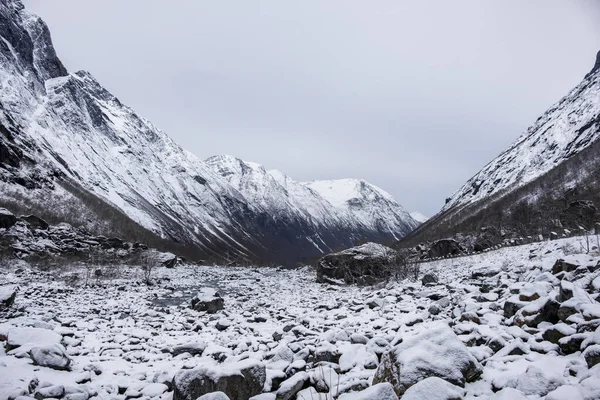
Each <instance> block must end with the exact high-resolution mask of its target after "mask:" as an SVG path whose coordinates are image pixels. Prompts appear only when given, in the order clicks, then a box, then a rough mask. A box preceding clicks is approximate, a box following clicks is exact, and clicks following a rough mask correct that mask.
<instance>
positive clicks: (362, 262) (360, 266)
mask: <svg viewBox="0 0 600 400" xmlns="http://www.w3.org/2000/svg"><path fill="white" fill-rule="evenodd" d="M396 257H397V252H396V251H395V250H392V249H390V248H389V247H386V246H383V245H380V244H376V243H365V244H363V245H361V246H358V247H352V248H350V249H347V250H344V251H340V252H339V253H333V254H329V255H327V256H325V257H323V258H321V259H320V260H319V264H318V266H317V282H320V283H331V282H334V281H340V280H343V281H344V282H345V283H348V284H352V283H359V284H372V283H376V282H378V281H381V280H384V279H386V278H388V277H389V276H391V274H392V270H393V265H394V260H395V259H396Z"/></svg>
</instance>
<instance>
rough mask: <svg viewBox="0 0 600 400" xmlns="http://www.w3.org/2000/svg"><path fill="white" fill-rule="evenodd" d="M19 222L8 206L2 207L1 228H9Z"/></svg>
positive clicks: (0, 209)
mask: <svg viewBox="0 0 600 400" xmlns="http://www.w3.org/2000/svg"><path fill="white" fill-rule="evenodd" d="M16 223H17V217H15V215H14V214H13V213H11V212H10V211H8V210H7V209H6V208H1V207H0V228H4V229H8V228H10V227H11V226H13V225H14V224H16Z"/></svg>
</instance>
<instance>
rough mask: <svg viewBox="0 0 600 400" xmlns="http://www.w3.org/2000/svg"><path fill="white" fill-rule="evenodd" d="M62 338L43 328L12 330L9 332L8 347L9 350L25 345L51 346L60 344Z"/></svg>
mask: <svg viewBox="0 0 600 400" xmlns="http://www.w3.org/2000/svg"><path fill="white" fill-rule="evenodd" d="M61 340H62V336H61V335H59V334H58V333H56V332H54V331H51V330H49V329H43V328H29V327H26V328H12V329H9V331H8V339H7V342H6V344H7V347H8V349H9V350H11V349H15V348H17V347H21V346H23V345H31V346H49V345H53V344H60V342H61Z"/></svg>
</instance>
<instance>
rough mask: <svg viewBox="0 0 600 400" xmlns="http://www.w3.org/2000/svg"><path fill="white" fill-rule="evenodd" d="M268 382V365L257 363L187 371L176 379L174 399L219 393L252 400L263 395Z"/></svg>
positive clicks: (234, 399) (239, 363)
mask: <svg viewBox="0 0 600 400" xmlns="http://www.w3.org/2000/svg"><path fill="white" fill-rule="evenodd" d="M265 379H266V369H265V365H264V364H263V363H261V362H259V361H256V360H244V361H240V362H237V363H232V364H225V365H220V366H218V367H215V366H212V367H211V366H202V367H199V368H195V369H191V370H183V371H180V372H178V373H177V374H176V375H175V377H174V378H173V400H196V399H197V398H198V397H200V396H203V395H205V394H208V393H213V392H218V391H221V392H223V393H225V394H226V395H227V396H228V397H229V399H230V400H248V399H249V398H250V397H252V396H254V395H257V394H260V393H262V388H263V386H264V384H265Z"/></svg>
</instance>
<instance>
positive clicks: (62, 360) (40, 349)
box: [29, 344, 71, 371]
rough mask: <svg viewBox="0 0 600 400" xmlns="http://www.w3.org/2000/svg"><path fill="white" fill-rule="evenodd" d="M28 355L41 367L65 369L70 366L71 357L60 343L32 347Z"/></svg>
mask: <svg viewBox="0 0 600 400" xmlns="http://www.w3.org/2000/svg"><path fill="white" fill-rule="evenodd" d="M29 355H30V356H31V360H32V361H33V363H34V364H35V365H39V366H41V367H48V368H52V369H58V370H65V371H66V370H69V368H70V367H71V359H70V358H69V356H68V355H67V353H66V352H65V348H64V347H62V346H61V345H60V344H51V345H48V346H36V347H33V348H32V349H31V350H30V351H29Z"/></svg>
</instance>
